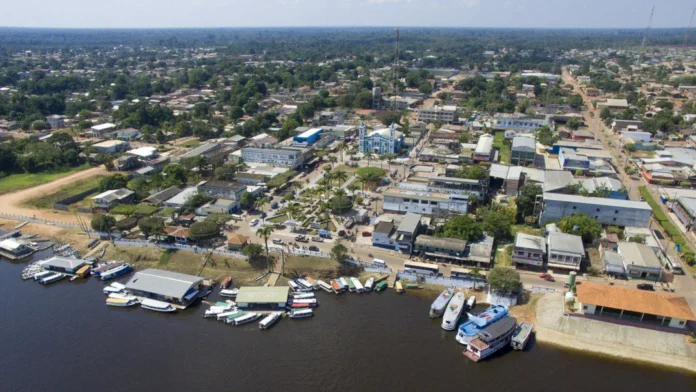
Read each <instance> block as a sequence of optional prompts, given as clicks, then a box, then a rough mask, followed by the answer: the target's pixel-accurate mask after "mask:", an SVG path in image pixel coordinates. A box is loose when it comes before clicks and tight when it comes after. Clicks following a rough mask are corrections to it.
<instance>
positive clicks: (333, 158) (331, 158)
mask: <svg viewBox="0 0 696 392" xmlns="http://www.w3.org/2000/svg"><path fill="white" fill-rule="evenodd" d="M329 162H331V168H332V169H333V167H334V163H336V162H338V158H336V156H335V155H330V156H329Z"/></svg>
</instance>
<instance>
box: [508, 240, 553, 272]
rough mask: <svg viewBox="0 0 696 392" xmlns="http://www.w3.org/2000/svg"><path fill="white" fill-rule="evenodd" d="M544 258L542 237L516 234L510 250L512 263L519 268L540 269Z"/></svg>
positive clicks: (544, 247) (544, 246)
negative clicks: (513, 244)
mask: <svg viewBox="0 0 696 392" xmlns="http://www.w3.org/2000/svg"><path fill="white" fill-rule="evenodd" d="M545 256H546V239H545V238H544V237H540V236H536V235H531V234H525V233H517V236H515V246H514V248H513V250H512V262H513V263H515V264H516V265H517V266H520V267H531V268H541V267H542V266H543V265H544V257H545Z"/></svg>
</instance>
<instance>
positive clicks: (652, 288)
mask: <svg viewBox="0 0 696 392" xmlns="http://www.w3.org/2000/svg"><path fill="white" fill-rule="evenodd" d="M636 288H638V290H646V291H655V286H653V285H651V284H650V283H640V284H638V285H637V286H636Z"/></svg>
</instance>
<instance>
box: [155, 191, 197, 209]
mask: <svg viewBox="0 0 696 392" xmlns="http://www.w3.org/2000/svg"><path fill="white" fill-rule="evenodd" d="M197 193H198V186H190V187H188V188H186V189H184V190H183V191H181V192H179V193H177V194H176V195H175V196H173V197H171V198H170V199H168V200H166V201H165V202H164V203H162V204H163V205H164V206H165V207H175V208H181V207H183V206H184V203H186V200H188V198H189V197H191V196H193V195H195V194H197Z"/></svg>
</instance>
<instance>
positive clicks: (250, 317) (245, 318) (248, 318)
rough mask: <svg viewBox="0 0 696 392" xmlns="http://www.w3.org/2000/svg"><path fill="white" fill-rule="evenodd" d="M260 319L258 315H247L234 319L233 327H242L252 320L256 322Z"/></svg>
mask: <svg viewBox="0 0 696 392" xmlns="http://www.w3.org/2000/svg"><path fill="white" fill-rule="evenodd" d="M260 317H261V315H260V314H258V313H247V314H245V315H244V316H242V317H239V318H236V319H234V325H242V324H246V323H250V322H252V321H254V320H258V319H259V318H260Z"/></svg>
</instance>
